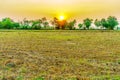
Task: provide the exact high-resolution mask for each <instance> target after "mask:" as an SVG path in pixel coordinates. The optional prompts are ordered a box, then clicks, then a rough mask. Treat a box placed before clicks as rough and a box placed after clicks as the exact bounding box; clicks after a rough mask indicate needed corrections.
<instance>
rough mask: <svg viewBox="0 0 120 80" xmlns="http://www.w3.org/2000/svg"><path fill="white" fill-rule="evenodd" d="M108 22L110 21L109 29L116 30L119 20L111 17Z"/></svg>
mask: <svg viewBox="0 0 120 80" xmlns="http://www.w3.org/2000/svg"><path fill="white" fill-rule="evenodd" d="M107 21H108V25H109V27H108V28H109V29H110V30H113V29H114V28H115V26H117V25H118V21H117V18H116V17H114V16H109V17H108V18H107Z"/></svg>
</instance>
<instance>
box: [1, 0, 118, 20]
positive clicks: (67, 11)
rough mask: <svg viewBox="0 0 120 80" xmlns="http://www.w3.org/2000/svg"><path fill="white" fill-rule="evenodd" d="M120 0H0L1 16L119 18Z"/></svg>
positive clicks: (16, 17)
mask: <svg viewBox="0 0 120 80" xmlns="http://www.w3.org/2000/svg"><path fill="white" fill-rule="evenodd" d="M119 14H120V0H0V18H3V17H11V18H13V19H16V20H21V19H23V18H28V19H38V18H41V17H43V16H46V17H48V18H53V17H54V16H56V17H57V16H59V15H65V16H66V17H67V19H74V18H76V19H78V18H79V19H84V18H87V17H89V18H103V17H107V16H109V15H113V16H116V17H118V18H119Z"/></svg>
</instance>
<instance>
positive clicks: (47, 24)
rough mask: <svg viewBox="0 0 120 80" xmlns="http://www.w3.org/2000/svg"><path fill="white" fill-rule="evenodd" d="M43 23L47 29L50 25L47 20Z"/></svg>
mask: <svg viewBox="0 0 120 80" xmlns="http://www.w3.org/2000/svg"><path fill="white" fill-rule="evenodd" d="M43 25H44V28H45V29H46V28H47V27H48V26H49V23H48V22H47V21H46V22H44V23H43Z"/></svg>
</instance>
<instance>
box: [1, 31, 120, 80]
mask: <svg viewBox="0 0 120 80" xmlns="http://www.w3.org/2000/svg"><path fill="white" fill-rule="evenodd" d="M111 79H112V80H120V31H101V30H100V31H98V30H88V31H87V30H80V31H79V30H71V31H70V30H48V31H45V30H40V31H39V30H38V31H37V30H1V31H0V80H111Z"/></svg>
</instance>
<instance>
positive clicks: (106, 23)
mask: <svg viewBox="0 0 120 80" xmlns="http://www.w3.org/2000/svg"><path fill="white" fill-rule="evenodd" d="M101 25H102V26H103V27H105V28H106V29H108V26H109V24H108V22H107V20H106V19H104V18H102V19H101Z"/></svg>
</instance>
